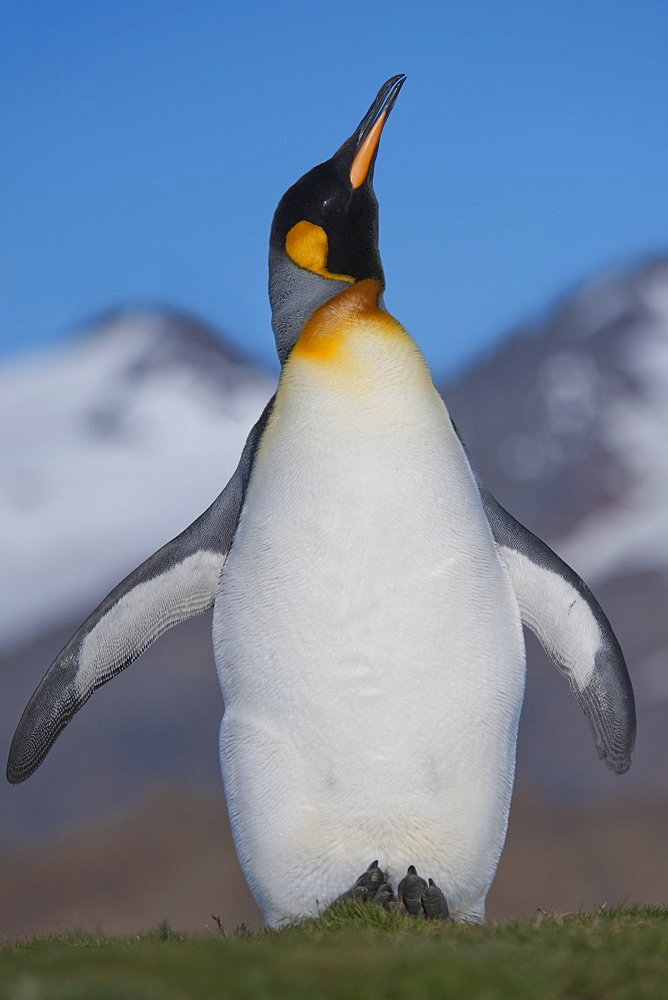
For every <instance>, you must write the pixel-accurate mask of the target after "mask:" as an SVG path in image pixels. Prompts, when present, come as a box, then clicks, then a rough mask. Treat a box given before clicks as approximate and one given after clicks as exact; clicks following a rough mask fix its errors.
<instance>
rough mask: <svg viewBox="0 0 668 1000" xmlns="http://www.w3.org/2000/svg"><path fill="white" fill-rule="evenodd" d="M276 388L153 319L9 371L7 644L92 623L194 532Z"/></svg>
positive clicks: (176, 322) (182, 324)
mask: <svg viewBox="0 0 668 1000" xmlns="http://www.w3.org/2000/svg"><path fill="white" fill-rule="evenodd" d="M273 387H274V386H273V382H272V379H271V378H270V377H269V376H268V375H265V374H263V373H262V372H260V371H259V370H257V369H256V368H255V367H254V366H253V365H252V364H250V363H249V362H247V361H245V360H244V359H242V358H241V357H239V356H238V355H237V354H236V353H235V352H234V351H233V350H232V349H231V348H229V347H228V346H227V345H226V344H225V343H224V342H222V341H221V340H219V338H217V337H215V336H214V335H213V334H212V333H211V332H210V331H208V330H207V328H206V327H204V326H203V325H202V324H200V323H198V322H197V321H195V320H193V319H191V318H190V317H187V316H184V315H181V314H179V313H174V312H171V311H157V310H126V311H121V312H118V313H114V314H112V315H110V316H109V317H107V318H106V319H105V320H104V321H102V322H101V323H100V324H98V325H97V326H96V327H95V328H94V329H93V330H92V331H90V332H89V333H88V335H87V336H84V337H80V338H78V339H75V340H73V341H71V342H69V343H68V344H67V345H65V346H63V347H60V348H58V349H52V350H49V351H45V352H42V353H40V354H38V355H33V356H30V357H28V358H23V359H19V360H16V361H13V362H11V363H8V364H5V365H4V366H3V367H2V368H0V453H1V454H2V467H1V472H0V524H1V525H2V529H1V532H0V560H1V564H2V567H3V572H2V577H1V582H0V646H5V647H7V646H11V645H16V644H17V643H20V642H22V641H23V640H24V639H25V638H27V637H30V636H31V635H32V634H35V633H39V632H41V631H43V630H44V629H46V628H48V627H50V626H52V625H56V624H58V623H61V622H62V621H67V620H69V619H71V618H76V617H77V616H79V615H82V614H86V613H87V612H88V611H90V610H92V609H93V607H95V605H96V604H97V603H98V601H99V600H100V599H101V598H102V597H103V596H104V593H105V592H106V590H108V589H109V588H110V587H111V586H113V585H114V584H115V583H116V582H118V580H119V579H121V578H122V577H123V576H124V575H125V574H126V573H127V572H129V571H130V570H131V569H133V568H134V566H135V565H137V564H138V563H139V562H140V561H142V560H143V559H144V558H146V557H147V556H148V555H150V554H151V552H153V551H154V550H155V549H156V548H158V547H159V546H160V545H162V544H163V543H164V542H166V541H168V540H169V538H171V537H173V536H174V535H175V534H177V533H178V532H179V531H181V530H182V529H183V528H185V527H186V526H187V525H188V524H189V523H190V522H191V521H192V520H194V518H195V517H196V516H197V515H198V514H200V513H201V512H202V510H204V509H205V508H206V507H207V506H208V505H209V504H210V503H211V502H212V500H213V499H214V498H215V497H216V496H217V495H218V493H219V492H220V491H221V489H222V488H223V486H224V485H225V483H226V482H227V480H228V478H229V476H230V475H231V474H232V472H233V471H234V468H235V467H236V463H237V461H238V458H239V455H240V453H241V450H242V447H243V444H244V441H245V439H246V435H247V433H248V431H249V429H250V427H251V426H252V424H253V423H254V422H255V420H256V419H257V417H258V416H259V414H260V412H261V410H262V407H263V406H264V404H265V403H266V401H267V399H268V398H269V396H270V395H271V392H272V391H273Z"/></svg>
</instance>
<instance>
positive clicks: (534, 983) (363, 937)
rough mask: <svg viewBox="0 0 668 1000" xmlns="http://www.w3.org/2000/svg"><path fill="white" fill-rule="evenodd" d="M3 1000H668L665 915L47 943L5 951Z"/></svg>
mask: <svg viewBox="0 0 668 1000" xmlns="http://www.w3.org/2000/svg"><path fill="white" fill-rule="evenodd" d="M0 997H2V1000H5V998H6V1000H199V998H207V1000H214V998H215V1000H217V998H237V997H238V998H244V1000H245V998H248V1000H250V998H253V1000H264V998H267V1000H269V998H271V1000H282V998H286V1000H288V998H289V1000H320V998H323V1000H327V998H332V997H337V998H339V997H340V998H346V1000H356V998H364V1000H368V998H374V997H383V998H399V997H401V998H404V997H405V998H410V1000H423V998H425V1000H426V998H429V1000H441V998H456V1000H468V998H473V997H475V998H476V1000H497V998H508V1000H553V998H559V1000H562V998H564V1000H565V998H567V1000H647V998H661V1000H665V998H666V997H668V910H666V909H663V908H657V907H631V908H629V909H619V910H615V911H613V912H606V911H603V910H601V911H600V912H597V913H594V914H584V913H576V914H567V915H562V916H548V915H543V914H541V915H540V916H539V917H538V919H536V920H535V921H532V922H528V923H506V924H499V925H487V926H484V927H470V926H461V925H459V926H458V925H454V924H450V923H446V924H443V923H439V922H434V923H430V922H427V921H418V920H411V919H410V918H408V917H406V916H403V915H402V914H399V913H387V912H385V911H384V910H381V909H379V908H375V907H370V906H367V907H364V906H360V905H359V904H355V903H352V904H349V905H346V906H345V907H343V906H341V907H339V908H337V909H335V910H332V911H329V912H327V913H324V914H323V915H322V916H321V917H319V918H318V919H317V920H308V921H305V922H304V923H302V924H299V925H296V926H291V927H287V928H285V929H283V930H280V931H265V932H263V933H260V934H240V935H235V936H233V937H227V938H224V939H223V938H211V939H202V938H190V939H186V938H184V937H181V936H180V935H178V934H174V933H173V932H172V931H170V930H169V928H167V927H163V928H162V929H161V930H160V931H159V932H158V933H156V934H154V935H148V936H138V937H133V938H129V939H115V938H106V937H103V936H101V935H100V936H93V937H91V936H88V935H76V934H75V935H53V936H50V937H45V938H35V939H31V940H29V941H25V942H23V943H20V944H11V943H7V944H5V945H4V946H3V947H2V948H0Z"/></svg>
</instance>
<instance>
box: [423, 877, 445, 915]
mask: <svg viewBox="0 0 668 1000" xmlns="http://www.w3.org/2000/svg"><path fill="white" fill-rule="evenodd" d="M422 906H423V909H424V915H425V917H426V918H427V920H447V919H448V917H449V916H450V910H449V909H448V903H447V900H446V898H445V896H444V895H443V892H442V890H441V889H439V887H438V886H437V885H436V883H435V882H434V880H433V879H432V878H430V879H429V886H428V888H426V889H425V891H424V893H423V895H422Z"/></svg>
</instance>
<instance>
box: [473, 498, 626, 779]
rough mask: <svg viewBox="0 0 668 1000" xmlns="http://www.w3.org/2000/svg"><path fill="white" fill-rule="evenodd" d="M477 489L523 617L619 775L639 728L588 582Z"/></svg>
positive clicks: (615, 647)
mask: <svg viewBox="0 0 668 1000" xmlns="http://www.w3.org/2000/svg"><path fill="white" fill-rule="evenodd" d="M478 488H479V490H480V496H481V499H482V504H483V509H484V511H485V514H486V516H487V520H488V521H489V525H490V528H491V529H492V534H493V536H494V540H495V542H496V545H497V548H498V551H499V555H500V557H501V559H502V561H503V563H504V565H505V566H506V568H507V570H508V573H509V575H510V580H511V583H512V586H513V589H514V591H515V597H516V598H517V603H518V606H519V610H520V616H521V618H522V622H523V624H524V625H526V626H527V628H530V629H531V631H532V632H533V633H534V634H535V635H536V636H537V638H538V640H539V641H540V643H541V645H542V647H543V649H544V650H545V652H546V653H547V655H548V656H549V657H550V659H551V660H552V662H553V663H554V665H555V666H556V668H557V669H558V670H559V672H560V673H562V674H563V675H564V677H566V678H567V679H568V682H569V684H570V686H571V690H572V691H573V694H574V695H575V697H576V698H577V700H578V703H579V705H580V708H581V709H582V711H583V712H584V714H585V716H586V718H587V721H588V723H589V727H590V729H591V732H592V735H593V737H594V742H595V744H596V749H597V751H598V755H599V757H600V758H601V760H603V761H605V763H606V764H607V766H608V767H609V768H610V770H611V771H614V772H615V773H616V774H624V773H625V772H626V771H628V769H629V767H630V766H631V760H632V757H633V747H634V744H635V735H636V712H635V699H634V696H633V687H632V685H631V679H630V677H629V673H628V670H627V667H626V663H625V661H624V655H623V653H622V650H621V647H620V645H619V642H618V641H617V638H616V636H615V634H614V632H613V631H612V627H611V625H610V622H609V621H608V619H607V618H606V616H605V614H604V612H603V609H602V608H601V606H600V604H599V603H598V601H597V600H596V598H595V597H594V595H593V594H592V592H591V590H590V589H589V587H588V586H587V585H586V583H585V582H584V581H583V580H582V579H581V578H580V577H579V576H578V574H577V573H576V572H575V571H574V570H572V569H571V568H570V566H568V565H567V564H566V563H565V562H564V561H563V559H560V558H559V556H558V555H557V554H556V553H555V552H553V551H552V549H551V548H550V547H549V546H548V545H546V544H545V542H542V541H541V540H540V538H537V537H536V536H535V535H534V534H532V533H531V532H530V531H529V530H528V529H527V528H525V527H524V526H523V525H522V524H520V522H519V521H517V520H516V519H515V518H514V517H513V516H512V515H511V514H509V513H508V511H507V510H505V509H504V508H503V507H502V506H501V504H500V503H498V501H497V500H495V499H494V497H493V496H492V494H491V493H490V492H489V490H487V489H486V488H485V487H484V486H483V485H482V483H480V481H478Z"/></svg>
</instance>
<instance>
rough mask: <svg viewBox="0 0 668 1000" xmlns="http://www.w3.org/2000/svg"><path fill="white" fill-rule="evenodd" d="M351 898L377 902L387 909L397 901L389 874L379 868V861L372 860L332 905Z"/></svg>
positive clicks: (362, 901)
mask: <svg viewBox="0 0 668 1000" xmlns="http://www.w3.org/2000/svg"><path fill="white" fill-rule="evenodd" d="M351 899H355V900H358V901H359V902H360V903H376V904H378V905H379V906H382V907H383V909H385V910H389V909H390V907H391V906H392V905H393V904H394V903H396V901H397V898H396V896H395V895H394V892H393V891H392V886H391V885H390V883H389V881H388V878H387V874H386V873H385V872H384V871H383V870H382V868H379V866H378V862H377V861H372V862H371V864H370V865H369V867H368V868H367V870H366V871H365V872H364V873H363V874H362V875H360V877H359V878H358V879H357V881H356V882H355V884H354V885H353V886H351V887H350V889H347V890H346V892H343V893H341V895H340V896H337V898H336V899H335V900H334V902H333V903H332V904H331V905H332V906H336V905H337V903H346V902H348V901H349V900H351Z"/></svg>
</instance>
